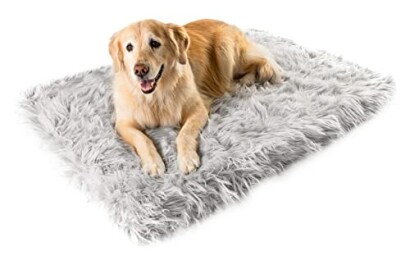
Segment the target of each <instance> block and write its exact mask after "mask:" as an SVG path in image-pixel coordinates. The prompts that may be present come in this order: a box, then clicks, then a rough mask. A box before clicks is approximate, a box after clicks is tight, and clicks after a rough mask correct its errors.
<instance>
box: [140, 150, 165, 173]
mask: <svg viewBox="0 0 410 274" xmlns="http://www.w3.org/2000/svg"><path fill="white" fill-rule="evenodd" d="M141 162H142V163H141V164H142V170H143V171H144V172H145V173H147V174H149V175H150V176H152V177H156V176H160V175H162V174H164V172H165V164H164V161H162V159H161V157H160V156H159V155H156V156H154V157H149V158H146V159H141Z"/></svg>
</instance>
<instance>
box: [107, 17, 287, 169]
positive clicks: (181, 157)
mask: <svg viewBox="0 0 410 274" xmlns="http://www.w3.org/2000/svg"><path fill="white" fill-rule="evenodd" d="M109 52H110V55H111V57H112V59H113V68H114V73H115V76H114V81H113V88H114V95H113V98H114V107H115V115H116V123H115V127H116V130H117V132H118V134H119V135H120V136H121V137H122V139H123V140H124V141H125V142H126V143H128V144H130V145H131V146H132V147H133V148H134V149H135V151H136V153H137V154H138V155H139V157H140V159H141V165H142V168H143V170H144V171H145V172H147V173H148V174H149V175H151V176H158V175H161V174H162V173H164V172H165V165H164V162H163V160H162V158H161V156H160V155H159V153H158V151H157V149H156V148H155V145H154V143H153V142H152V140H151V139H150V138H149V137H148V136H147V135H146V134H145V133H144V129H147V128H154V127H158V126H175V127H180V131H179V134H178V137H177V139H176V144H177V153H178V166H179V169H180V170H181V172H182V173H184V174H186V173H189V172H191V171H193V170H195V169H196V168H197V167H199V165H200V157H199V156H198V152H197V149H198V136H199V134H200V132H201V130H202V128H203V127H204V126H205V124H206V122H207V120H208V112H209V107H210V105H211V103H212V101H213V99H215V98H216V97H218V96H221V95H223V94H224V93H225V92H231V91H232V90H233V89H234V87H235V83H239V84H242V85H252V84H254V83H260V84H263V83H265V82H271V83H274V82H275V81H276V82H279V81H280V72H281V69H280V67H279V66H278V65H277V64H276V63H275V62H274V61H273V60H269V59H268V58H267V56H265V55H264V54H263V53H262V51H261V50H260V48H258V46H257V45H255V44H253V43H252V42H251V41H249V40H248V39H247V37H246V36H245V35H244V33H242V32H241V31H240V30H239V29H238V28H236V27H235V26H232V25H228V24H226V23H224V22H221V21H216V20H199V21H195V22H191V23H189V24H186V25H184V26H178V25H175V24H164V23H161V22H159V21H156V20H144V21H140V22H136V23H133V24H131V25H129V26H127V27H125V28H124V29H122V30H120V31H118V32H116V33H115V34H114V35H113V36H112V38H111V41H110V44H109Z"/></svg>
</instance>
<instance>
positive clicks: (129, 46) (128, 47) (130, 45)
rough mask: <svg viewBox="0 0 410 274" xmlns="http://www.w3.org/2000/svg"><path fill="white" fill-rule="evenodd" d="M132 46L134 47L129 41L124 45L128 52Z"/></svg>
mask: <svg viewBox="0 0 410 274" xmlns="http://www.w3.org/2000/svg"><path fill="white" fill-rule="evenodd" d="M133 48H134V46H133V45H132V44H131V43H129V44H128V45H127V47H126V49H127V51H128V52H131V51H132V49H133Z"/></svg>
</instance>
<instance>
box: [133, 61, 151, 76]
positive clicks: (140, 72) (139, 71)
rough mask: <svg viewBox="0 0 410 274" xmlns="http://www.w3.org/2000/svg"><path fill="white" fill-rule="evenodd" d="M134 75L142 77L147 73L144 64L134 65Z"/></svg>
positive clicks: (147, 68) (146, 67)
mask: <svg viewBox="0 0 410 274" xmlns="http://www.w3.org/2000/svg"><path fill="white" fill-rule="evenodd" d="M134 72H135V75H137V76H138V77H143V76H145V75H147V73H148V72H149V67H148V66H147V65H145V64H136V65H135V67H134Z"/></svg>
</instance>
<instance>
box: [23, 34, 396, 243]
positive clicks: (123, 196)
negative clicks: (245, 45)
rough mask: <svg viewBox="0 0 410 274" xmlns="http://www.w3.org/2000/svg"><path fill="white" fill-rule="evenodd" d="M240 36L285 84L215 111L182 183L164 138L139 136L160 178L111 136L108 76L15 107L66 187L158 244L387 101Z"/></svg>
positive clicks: (319, 54) (171, 133) (365, 81)
mask: <svg viewBox="0 0 410 274" xmlns="http://www.w3.org/2000/svg"><path fill="white" fill-rule="evenodd" d="M247 34H248V35H249V37H250V38H251V39H252V40H254V41H256V42H257V43H259V44H261V45H263V46H265V47H266V48H267V49H268V50H269V51H270V52H271V53H272V54H273V55H274V56H275V59H276V60H277V62H278V63H279V65H281V66H282V68H283V69H284V71H285V72H286V77H287V80H286V81H285V82H284V83H283V84H281V85H265V86H253V87H250V88H240V89H238V91H237V92H236V93H235V94H232V95H226V96H225V97H223V98H221V99H220V100H218V101H217V102H215V104H214V105H213V108H212V111H211V114H210V118H209V122H208V124H207V126H206V127H205V128H204V130H203V131H202V134H201V136H200V155H201V159H202V165H201V167H200V168H199V170H197V171H196V172H193V173H192V174H189V175H187V176H184V175H181V174H180V172H179V170H178V168H177V165H176V148H175V138H176V136H177V130H176V129H174V128H159V129H154V130H150V131H148V134H149V135H150V136H151V137H152V138H153V140H155V143H156V145H157V147H158V149H159V151H160V153H161V155H162V156H163V158H164V161H165V164H166V166H167V171H166V174H165V175H164V176H163V177H161V178H157V179H153V178H151V177H149V176H148V175H146V174H144V173H143V172H142V170H141V169H140V160H139V158H138V157H137V156H136V155H135V153H134V152H133V151H132V149H131V148H130V147H129V146H128V145H126V144H124V143H123V142H122V141H121V140H120V138H119V137H118V136H117V134H116V133H115V131H114V127H113V122H114V119H113V105H112V100H111V77H112V71H111V68H110V67H103V68H100V69H96V70H92V71H88V72H85V73H80V74H78V75H75V76H71V77H66V78H64V79H61V80H57V81H55V82H52V83H50V84H48V85H43V86H38V87H35V88H33V89H31V90H29V91H28V92H27V93H26V95H25V98H24V100H23V103H22V105H23V108H24V109H25V110H26V112H25V113H26V114H27V116H28V118H29V120H30V121H31V122H32V124H33V125H34V126H35V128H36V129H37V130H38V131H39V132H40V133H41V135H42V136H43V137H45V138H46V139H47V140H48V141H50V143H51V144H53V148H54V149H55V151H56V152H57V153H58V154H59V155H60V156H61V157H62V158H63V159H64V160H65V162H66V163H67V164H68V166H67V169H68V172H69V174H70V176H71V177H72V179H73V180H74V181H75V182H77V183H78V184H79V185H80V186H81V188H82V189H84V190H85V191H86V192H88V193H89V194H90V195H89V196H90V197H91V198H92V199H93V200H96V201H99V202H101V203H102V204H103V205H105V207H106V208H107V210H108V211H109V213H110V215H111V217H112V219H113V220H114V221H115V222H116V223H117V224H118V226H120V227H121V228H123V229H124V230H125V231H126V232H127V233H129V234H130V235H131V236H136V237H137V238H138V239H139V240H141V241H142V242H146V241H152V240H155V239H159V238H161V237H164V236H166V235H170V234H171V233H172V232H174V231H175V230H177V229H180V228H181V227H187V226H188V225H190V224H192V223H194V222H196V221H198V220H200V219H202V218H203V217H206V216H208V215H210V214H211V213H212V212H214V211H215V210H217V209H219V208H221V207H224V206H225V205H226V204H229V203H231V202H233V201H236V200H239V199H240V198H241V197H243V196H244V195H245V194H246V193H247V191H248V190H249V189H250V188H251V187H252V186H253V185H254V184H256V183H258V182H259V181H260V180H261V179H262V178H266V177H268V176H271V175H275V174H278V173H279V172H281V171H283V170H284V169H285V168H286V167H287V166H288V165H290V164H292V163H294V162H295V161H297V160H298V159H300V158H302V157H305V156H306V155H308V154H310V153H312V152H315V151H318V150H320V149H321V148H322V147H323V146H325V145H327V144H329V143H330V142H331V141H332V140H334V139H336V138H338V137H340V136H342V135H344V134H345V133H346V132H347V131H349V130H350V129H352V128H354V127H355V126H357V125H358V124H360V123H361V122H363V121H365V120H367V119H368V118H369V117H371V116H372V115H373V114H374V113H375V112H376V111H378V110H379V109H380V107H381V106H382V105H383V104H385V103H386V101H387V99H388V98H389V97H390V96H391V93H392V90H393V87H394V84H393V80H392V79H391V78H390V77H383V76H381V75H379V74H377V73H375V72H372V71H370V70H368V69H365V68H362V67H359V66H357V65H355V64H353V63H350V62H347V61H344V60H342V59H341V58H339V57H335V56H333V55H330V54H328V53H326V52H323V51H315V50H307V49H305V48H303V47H301V46H299V45H297V44H295V43H293V42H292V41H289V40H287V39H283V38H278V37H274V36H272V35H270V34H268V33H265V32H261V31H254V30H252V31H249V32H248V33H247Z"/></svg>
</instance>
